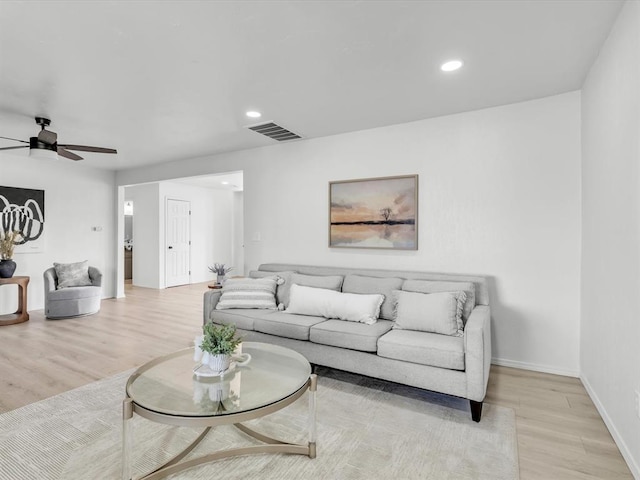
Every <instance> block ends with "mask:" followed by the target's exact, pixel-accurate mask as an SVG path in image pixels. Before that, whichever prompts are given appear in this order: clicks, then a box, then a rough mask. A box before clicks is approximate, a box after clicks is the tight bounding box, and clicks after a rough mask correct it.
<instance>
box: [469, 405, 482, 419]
mask: <svg viewBox="0 0 640 480" xmlns="http://www.w3.org/2000/svg"><path fill="white" fill-rule="evenodd" d="M469 406H470V407H471V419H472V420H473V421H474V422H479V421H480V417H481V416H482V402H476V401H475V400H469Z"/></svg>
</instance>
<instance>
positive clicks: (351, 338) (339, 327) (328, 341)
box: [309, 320, 393, 352]
mask: <svg viewBox="0 0 640 480" xmlns="http://www.w3.org/2000/svg"><path fill="white" fill-rule="evenodd" d="M392 325H393V322H390V321H388V320H378V321H377V322H376V323H374V324H373V325H366V324H364V323H355V322H343V321H341V320H327V321H326V322H322V323H318V324H316V325H314V326H313V327H311V330H310V332H309V340H311V341H312V342H314V343H320V344H322V345H331V346H332V347H341V348H349V349H351V350H360V351H362V352H375V351H376V350H377V349H378V338H380V336H381V335H384V334H385V333H387V332H388V331H389V330H391V327H392Z"/></svg>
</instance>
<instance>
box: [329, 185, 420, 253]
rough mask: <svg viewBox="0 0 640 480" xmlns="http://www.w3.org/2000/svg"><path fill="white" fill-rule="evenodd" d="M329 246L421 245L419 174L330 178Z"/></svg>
mask: <svg viewBox="0 0 640 480" xmlns="http://www.w3.org/2000/svg"><path fill="white" fill-rule="evenodd" d="M329 246H330V247H344V248H378V249H395V250H417V249H418V175H406V176H399V177H383V178H364V179H361V180H343V181H337V182H329Z"/></svg>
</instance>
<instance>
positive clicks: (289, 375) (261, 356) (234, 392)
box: [127, 342, 311, 417]
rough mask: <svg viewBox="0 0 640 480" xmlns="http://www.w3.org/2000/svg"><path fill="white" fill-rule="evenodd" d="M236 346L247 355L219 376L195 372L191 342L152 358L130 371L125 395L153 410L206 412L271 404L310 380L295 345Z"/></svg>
mask: <svg viewBox="0 0 640 480" xmlns="http://www.w3.org/2000/svg"><path fill="white" fill-rule="evenodd" d="M240 348H241V352H242V353H249V354H250V355H251V361H250V362H249V364H248V365H246V366H242V367H235V368H234V363H233V362H232V366H231V368H230V370H229V372H228V373H226V374H225V375H224V376H223V377H197V376H195V375H194V373H193V369H194V367H196V366H197V365H198V362H195V361H194V360H193V348H188V349H185V350H180V351H179V352H175V353H172V354H170V355H166V356H164V357H160V358H157V359H155V360H152V361H151V362H149V363H147V364H145V365H143V366H142V367H140V368H139V369H138V370H137V371H136V372H134V374H133V375H132V376H131V378H130V379H129V381H128V383H127V395H128V396H129V397H130V398H131V399H132V400H133V401H134V402H135V403H136V404H137V405H139V406H141V407H144V408H146V409H148V410H152V411H154V412H158V413H162V414H166V415H176V416H184V417H210V416H217V415H229V414H235V413H240V412H246V411H249V410H253V409H256V408H261V407H265V406H268V405H271V404H273V403H275V402H278V401H280V400H282V399H284V398H286V397H288V396H289V395H291V394H293V393H295V392H297V391H298V390H299V389H300V388H302V387H303V386H304V385H305V384H306V383H307V381H308V380H309V376H310V375H311V365H310V364H309V362H308V361H307V360H306V359H305V358H304V357H303V356H302V355H301V354H299V353H297V352H295V351H293V350H290V349H288V348H284V347H280V346H277V345H269V344H266V343H257V342H243V343H242V344H241V346H240ZM239 352H240V350H239V351H238V353H239Z"/></svg>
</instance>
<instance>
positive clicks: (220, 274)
mask: <svg viewBox="0 0 640 480" xmlns="http://www.w3.org/2000/svg"><path fill="white" fill-rule="evenodd" d="M231 270H233V267H227V266H226V265H225V264H224V263H214V264H213V267H211V266H210V267H209V271H210V272H211V273H215V274H216V275H217V277H216V284H218V285H222V282H224V277H225V276H226V275H227V273H229V272H230V271H231Z"/></svg>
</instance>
